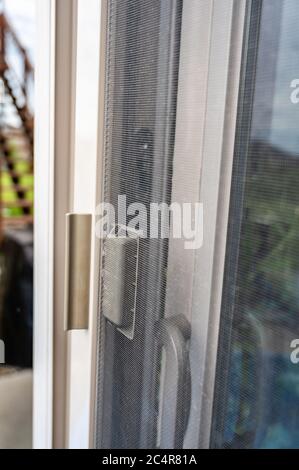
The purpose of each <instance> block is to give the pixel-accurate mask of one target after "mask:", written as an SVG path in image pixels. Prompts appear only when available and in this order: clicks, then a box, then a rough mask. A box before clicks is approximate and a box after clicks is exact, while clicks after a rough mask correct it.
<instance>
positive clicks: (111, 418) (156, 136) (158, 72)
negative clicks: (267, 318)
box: [97, 0, 182, 448]
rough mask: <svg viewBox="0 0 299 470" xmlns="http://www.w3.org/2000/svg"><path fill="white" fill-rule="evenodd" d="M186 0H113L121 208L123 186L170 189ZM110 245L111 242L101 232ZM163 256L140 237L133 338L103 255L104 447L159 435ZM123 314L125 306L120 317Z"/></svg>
mask: <svg viewBox="0 0 299 470" xmlns="http://www.w3.org/2000/svg"><path fill="white" fill-rule="evenodd" d="M181 3H182V2H181V1H177V0H163V1H162V2H160V1H152V0H142V1H141V0H110V1H109V2H108V20H107V21H108V23H107V48H106V91H105V169H104V185H105V188H104V199H105V201H106V202H110V203H112V204H113V205H114V206H115V207H116V208H117V204H118V196H120V195H122V196H126V203H127V205H129V204H131V203H135V202H138V203H143V204H144V205H145V207H148V206H149V204H150V203H151V202H158V203H160V202H169V201H170V198H171V180H172V159H173V149H174V130H175V115H176V97H177V79H178V65H179V47H180V25H181V9H182V5H181ZM118 222H122V221H118ZM105 245H106V246H105ZM105 249H107V250H108V249H109V247H108V245H107V244H105V242H104V246H103V252H104V253H105ZM166 256H167V242H166V241H164V240H148V239H141V240H140V243H139V252H138V289H137V299H136V309H135V327H134V335H133V338H132V337H128V336H126V335H125V334H123V331H121V330H120V329H119V328H117V327H116V325H115V324H114V323H113V321H110V320H109V316H110V314H111V312H109V307H107V306H106V307H105V305H106V304H107V302H106V303H105V301H104V302H103V300H105V299H103V296H104V295H105V286H106V288H107V289H110V292H109V296H110V297H109V298H110V299H111V298H113V296H118V295H119V292H118V291H117V290H116V289H117V286H119V283H116V284H115V287H114V283H113V274H112V275H111V276H110V279H109V283H108V281H107V277H108V271H109V270H110V274H111V270H112V269H115V265H116V264H117V263H114V266H113V267H112V266H111V265H110V266H107V264H106V266H105V256H104V259H103V266H102V272H103V281H102V299H101V302H102V307H103V308H104V310H105V311H104V316H102V317H101V325H100V332H101V333H100V334H101V337H100V341H99V344H100V351H99V374H98V376H99V383H98V417H97V446H98V447H104V448H138V447H145V448H151V447H157V446H158V445H159V442H158V440H159V432H158V422H159V393H160V392H159V390H160V375H161V371H160V368H161V363H162V359H161V351H160V348H159V344H158V341H157V337H158V334H157V328H158V325H159V321H160V320H162V319H163V314H164V308H163V306H164V297H165V285H166V280H165V273H166ZM108 258H109V257H107V256H106V260H107V259H108ZM110 258H111V257H110ZM107 263H108V261H107ZM131 265H132V266H133V263H131ZM135 268H136V266H133V267H131V268H130V263H127V266H126V267H125V269H124V270H123V271H122V275H123V276H125V277H130V276H131V275H132V269H135ZM111 279H112V281H111ZM105 283H106V284H105ZM108 284H109V285H108ZM103 285H104V291H103ZM107 286H108V287H107ZM123 300H124V302H123V304H124V308H126V304H127V302H125V300H126V299H123ZM105 315H106V316H105ZM124 316H125V312H120V314H119V317H124ZM111 318H112V317H111V316H110V319H111ZM114 319H115V316H114Z"/></svg>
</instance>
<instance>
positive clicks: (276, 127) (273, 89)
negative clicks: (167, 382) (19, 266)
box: [210, 0, 299, 448]
mask: <svg viewBox="0 0 299 470" xmlns="http://www.w3.org/2000/svg"><path fill="white" fill-rule="evenodd" d="M298 20H299V5H298V2H297V1H295V0H274V1H273V0H263V1H253V2H251V6H250V11H249V12H248V17H247V22H248V33H247V37H245V43H244V48H243V59H242V62H243V65H242V67H243V75H242V76H243V78H242V79H241V84H240V93H239V113H238V120H237V131H236V139H235V151H234V163H233V175H232V190H231V198H230V213H229V221H228V233H227V251H226V258H225V270H224V284H223V295H222V307H221V323H220V332H219V348H218V355H217V368H216V380H215V396H214V407H213V418H212V433H211V441H210V445H211V446H212V447H218V448H298V447H299V406H298V404H299V369H298V365H295V364H294V363H293V362H292V360H291V352H292V349H291V343H292V342H293V340H294V339H296V338H298V337H299V316H298V307H299V288H298V287H299V284H298V280H299V230H298V228H299V218H298V217H299V212H298V210H299V193H298V187H299V128H298V122H299V105H298V104H296V103H297V99H296V96H297V95H296V83H297V86H298V83H299V82H298V81H297V82H296V79H298V77H299V55H298V51H299V30H298ZM294 80H295V81H294Z"/></svg>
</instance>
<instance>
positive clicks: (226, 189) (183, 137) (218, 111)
mask: <svg viewBox="0 0 299 470" xmlns="http://www.w3.org/2000/svg"><path fill="white" fill-rule="evenodd" d="M249 4H250V2H248V1H246V0H223V1H221V2H219V1H217V0H207V1H203V2H198V1H196V0H188V2H185V3H184V7H183V26H182V37H181V57H180V72H179V87H178V103H177V126H176V142H175V155H174V166H173V192H172V202H179V203H183V202H201V203H202V204H203V211H204V226H203V240H204V241H203V246H202V248H200V249H198V250H185V249H184V240H182V239H181V240H174V239H170V243H169V258H168V274H167V278H168V281H167V294H166V316H171V315H177V314H182V313H184V315H185V316H186V317H187V319H188V320H189V321H190V323H191V341H190V365H191V376H192V396H191V408H190V416H189V422H188V427H187V431H186V435H185V441H184V447H186V448H198V447H199V448H208V447H209V441H210V431H211V420H212V407H213V396H214V381H215V373H216V361H217V350H218V334H219V325H220V310H221V297H222V286H223V275H224V262H225V252H226V237H227V226H228V213H229V202H230V188H231V179H232V164H233V155H234V144H235V133H236V120H237V108H238V95H239V84H240V74H241V60H242V47H243V37H244V26H245V17H246V9H247V7H248V6H249ZM190 51H192V52H191V53H190ZM190 90H191V93H190ZM183 157H184V158H183ZM190 175H192V176H193V178H192V180H191V179H190ZM185 176H186V177H185ZM188 177H189V179H188V185H186V178H188ZM193 370H194V372H193Z"/></svg>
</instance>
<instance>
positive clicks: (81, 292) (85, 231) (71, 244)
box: [64, 214, 92, 330]
mask: <svg viewBox="0 0 299 470" xmlns="http://www.w3.org/2000/svg"><path fill="white" fill-rule="evenodd" d="M91 219H92V216H91V214H67V215H66V250H65V302H64V305H65V329H66V330H84V329H87V328H88V313H89V282H90V245H91Z"/></svg>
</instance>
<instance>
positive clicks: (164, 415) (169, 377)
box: [159, 315, 191, 449]
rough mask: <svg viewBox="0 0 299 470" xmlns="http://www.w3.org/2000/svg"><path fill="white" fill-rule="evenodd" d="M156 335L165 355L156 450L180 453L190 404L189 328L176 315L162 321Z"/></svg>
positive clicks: (187, 323) (184, 320) (180, 317)
mask: <svg viewBox="0 0 299 470" xmlns="http://www.w3.org/2000/svg"><path fill="white" fill-rule="evenodd" d="M159 331H160V344H161V347H162V350H164V351H165V367H164V377H163V378H162V383H163V390H162V403H161V408H160V409H161V413H160V443H159V447H160V448H162V449H181V448H182V447H183V442H184V436H185V431H186V427H187V422H188V418H189V412H190V402H191V375H190V365H189V339H190V333H191V330H190V324H189V322H188V320H187V319H186V318H185V317H184V316H183V315H178V316H174V317H170V318H165V319H163V320H162V322H161V324H160V328H159Z"/></svg>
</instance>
